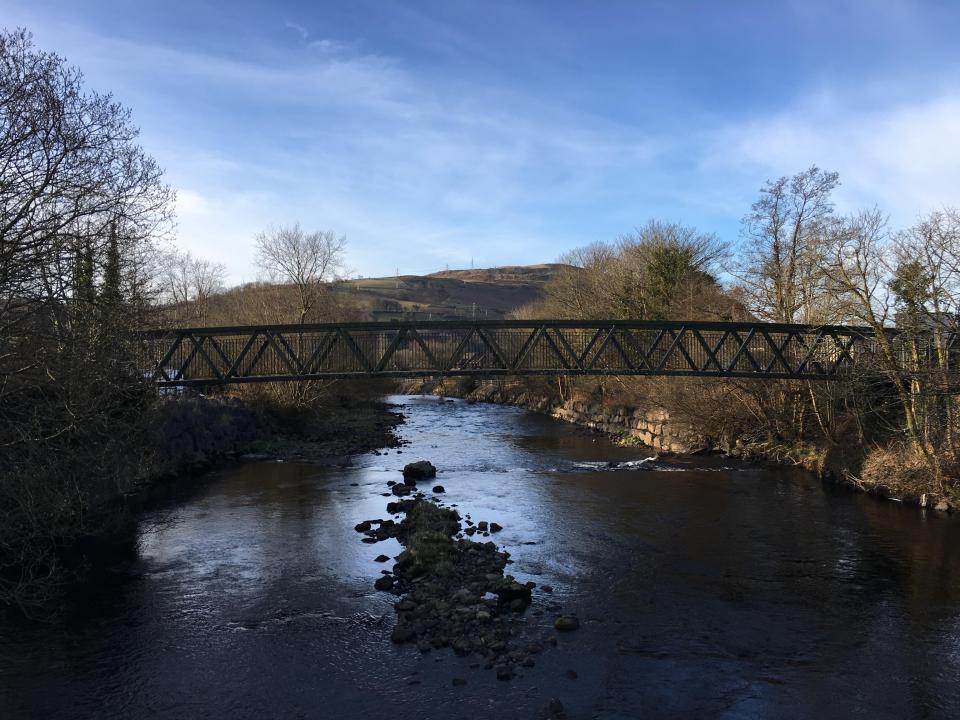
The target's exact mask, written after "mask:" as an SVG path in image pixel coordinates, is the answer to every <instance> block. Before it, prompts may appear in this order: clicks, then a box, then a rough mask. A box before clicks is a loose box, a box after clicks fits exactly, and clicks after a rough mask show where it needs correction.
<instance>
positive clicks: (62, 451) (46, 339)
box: [0, 30, 173, 605]
mask: <svg viewBox="0 0 960 720" xmlns="http://www.w3.org/2000/svg"><path fill="white" fill-rule="evenodd" d="M136 139H137V129H136V127H135V126H134V125H133V124H132V123H131V121H130V113H129V111H128V110H127V109H126V108H124V107H123V106H122V105H120V104H119V103H117V102H116V101H115V100H114V99H113V98H112V97H111V96H110V95H107V94H101V93H97V92H92V91H89V90H87V89H86V88H85V87H84V83H83V77H82V75H81V73H80V72H79V71H78V70H77V69H76V68H72V67H70V66H69V65H67V64H66V63H65V61H64V60H63V59H62V58H61V57H59V56H57V55H56V54H54V53H49V52H44V51H41V50H38V49H37V48H35V47H34V45H33V41H32V38H31V36H30V35H29V33H27V32H26V31H23V30H17V31H12V32H0V467H2V468H3V470H2V474H3V480H2V482H0V602H17V603H20V604H21V605H30V604H31V603H33V602H35V601H37V600H42V599H43V597H44V595H45V594H46V592H47V591H48V590H49V587H50V585H51V583H53V582H55V581H56V580H57V579H58V578H60V577H62V576H61V569H60V567H59V566H58V556H57V549H58V548H59V547H62V546H63V544H64V543H65V542H67V541H69V540H70V539H71V538H73V537H76V536H77V535H78V534H81V533H83V532H85V531H88V530H89V529H90V528H89V527H88V526H87V524H88V523H91V522H93V520H92V518H94V517H96V509H97V507H98V503H102V502H103V501H104V500H105V499H108V498H110V497H115V496H116V494H117V493H118V492H124V491H126V490H127V489H129V487H130V485H131V483H132V482H133V479H134V478H136V477H137V476H138V474H139V473H140V471H141V468H140V467H139V465H138V459H139V458H138V453H137V444H136V443H135V441H134V440H133V438H134V436H135V435H136V433H137V432H138V428H139V427H140V426H139V424H138V419H139V418H140V417H141V416H142V414H143V413H142V409H143V403H145V402H146V400H145V399H144V398H146V397H147V396H146V394H145V392H144V390H145V388H144V385H143V383H142V382H141V380H142V379H141V378H140V377H139V376H138V375H137V374H136V372H135V371H133V369H132V368H133V366H134V362H133V361H134V351H135V347H134V343H133V342H132V338H131V336H132V333H131V332H130V331H131V330H132V329H134V328H136V327H138V326H140V325H142V324H143V323H144V320H145V317H146V313H148V312H150V308H149V306H148V303H149V301H150V299H151V298H150V295H151V289H152V273H151V271H150V270H151V267H152V259H153V258H154V257H155V254H156V245H157V242H156V241H157V240H158V239H159V238H161V237H163V236H165V235H166V234H167V233H168V232H169V231H170V230H171V217H172V200H173V192H172V191H171V189H170V188H169V187H168V186H166V185H165V184H164V183H163V182H162V171H161V169H160V168H159V166H158V165H157V163H156V161H154V160H153V158H151V157H150V156H149V155H147V154H146V153H145V152H144V150H143V149H142V148H141V147H140V146H139V145H138V144H137V143H136Z"/></svg>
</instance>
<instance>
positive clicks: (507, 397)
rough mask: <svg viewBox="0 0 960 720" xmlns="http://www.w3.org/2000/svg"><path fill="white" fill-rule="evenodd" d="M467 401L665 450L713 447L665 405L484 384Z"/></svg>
mask: <svg viewBox="0 0 960 720" xmlns="http://www.w3.org/2000/svg"><path fill="white" fill-rule="evenodd" d="M467 400H471V401H474V402H489V403H496V404H498V405H513V406H515V407H521V408H524V409H526V410H531V411H533V412H538V413H543V414H545V415H550V416H552V417H555V418H558V419H560V420H565V421H567V422H570V423H574V424H575V425H580V426H583V427H588V428H591V429H593V430H597V431H600V432H604V433H607V434H609V435H614V436H617V437H619V438H621V439H622V440H625V441H628V442H636V443H642V444H644V445H649V446H650V447H652V448H653V449H655V450H657V451H658V452H662V453H676V454H685V453H694V452H701V451H704V450H711V449H713V446H712V444H711V443H710V441H709V440H708V439H707V438H706V437H704V436H703V435H702V434H700V433H698V432H696V430H695V429H693V428H691V427H689V426H688V425H684V424H683V423H680V422H676V421H675V420H672V419H671V418H670V413H669V412H667V411H666V410H664V409H662V408H655V409H650V410H645V409H640V408H628V407H609V406H605V405H601V404H599V403H593V402H586V401H584V400H568V401H566V402H563V403H557V402H554V401H552V400H550V399H549V398H546V397H543V396H537V395H532V394H530V393H529V392H527V391H526V390H522V389H517V388H509V387H496V386H481V387H479V388H477V389H476V390H474V391H473V392H472V393H470V394H469V395H467Z"/></svg>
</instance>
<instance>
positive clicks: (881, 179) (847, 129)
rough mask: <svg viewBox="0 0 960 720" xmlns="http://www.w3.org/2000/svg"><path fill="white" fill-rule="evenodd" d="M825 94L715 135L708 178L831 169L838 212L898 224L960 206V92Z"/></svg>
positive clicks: (707, 161)
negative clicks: (880, 215)
mask: <svg viewBox="0 0 960 720" xmlns="http://www.w3.org/2000/svg"><path fill="white" fill-rule="evenodd" d="M858 100H859V99H858V98H856V97H849V96H845V95H843V94H841V93H839V92H831V91H823V92H819V93H817V94H815V95H812V96H809V97H807V98H805V99H803V100H802V101H799V102H797V103H795V104H794V105H792V106H791V107H789V108H786V109H784V110H782V111H780V112H777V113H774V114H770V115H766V116H760V117H755V118H753V119H750V120H748V121H746V122H743V123H739V124H737V125H734V126H730V127H725V128H723V129H721V130H720V131H718V132H717V133H716V134H715V136H714V138H713V140H712V142H711V146H710V147H709V150H708V152H707V154H706V156H705V161H704V168H705V169H706V170H708V171H710V172H715V171H722V172H727V173H729V172H730V171H736V172H738V173H739V174H741V175H742V176H749V177H777V176H780V175H788V174H792V173H794V172H796V171H798V170H800V169H803V168H804V167H807V166H809V165H811V164H817V165H819V166H821V167H823V168H826V169H830V170H836V171H837V172H839V173H840V179H841V182H842V185H841V187H840V189H839V190H838V191H837V199H838V203H839V204H840V206H841V208H842V209H844V210H852V209H854V208H859V207H864V206H873V205H877V206H879V207H880V208H882V209H885V210H886V211H888V212H889V213H891V216H892V217H893V219H894V220H895V221H896V222H899V223H910V222H912V221H913V219H914V218H915V217H916V216H917V215H918V214H920V213H924V212H927V211H929V210H931V209H935V208H937V207H941V206H943V205H960V93H956V92H954V91H952V90H944V91H939V92H935V93H934V94H932V95H931V96H928V97H923V98H919V99H914V100H912V101H902V100H901V101H899V102H892V103H890V104H877V103H876V102H873V103H870V105H869V106H866V107H865V106H863V105H862V104H860V102H858Z"/></svg>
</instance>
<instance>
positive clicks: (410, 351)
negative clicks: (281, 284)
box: [140, 320, 876, 385]
mask: <svg viewBox="0 0 960 720" xmlns="http://www.w3.org/2000/svg"><path fill="white" fill-rule="evenodd" d="M140 340H141V349H142V350H141V351H142V360H141V363H140V364H141V369H142V372H144V374H147V375H148V376H149V377H151V378H153V379H155V380H156V381H157V382H158V384H160V385H190V384H210V383H238V382H263V381H275V380H293V379H323V378H353V377H371V376H383V377H424V376H471V375H474V376H496V375H692V376H704V377H707V376H718V377H754V378H811V379H829V378H836V377H840V376H842V375H843V374H844V373H845V372H847V371H848V370H849V369H850V368H852V367H853V366H854V364H856V363H857V362H858V361H861V360H862V359H863V358H865V357H869V356H870V355H871V354H872V353H873V352H874V351H875V349H876V347H875V346H876V338H875V337H874V336H873V334H872V333H871V332H870V330H869V329H866V328H853V327H844V326H809V325H782V324H779V325H778V324H769V323H716V322H679V321H667V322H653V321H614V320H609V321H604V320H600V321H572V320H539V321H435V322H409V323H403V322H400V323H397V322H391V323H329V324H313V325H270V326H255V327H245V326H239V327H213V328H184V329H177V330H158V331H148V332H144V333H142V334H141V336H140Z"/></svg>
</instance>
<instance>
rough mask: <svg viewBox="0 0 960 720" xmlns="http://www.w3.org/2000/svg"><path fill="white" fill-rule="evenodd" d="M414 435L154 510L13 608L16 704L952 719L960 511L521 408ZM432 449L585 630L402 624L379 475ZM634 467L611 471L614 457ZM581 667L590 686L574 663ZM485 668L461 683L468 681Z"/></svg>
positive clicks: (549, 599) (519, 570)
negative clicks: (510, 676) (381, 529)
mask: <svg viewBox="0 0 960 720" xmlns="http://www.w3.org/2000/svg"><path fill="white" fill-rule="evenodd" d="M396 400H397V402H400V403H402V404H403V405H404V411H405V413H406V415H407V423H406V424H405V425H404V426H402V428H401V431H402V433H403V435H404V437H405V438H406V439H407V440H409V441H410V442H411V444H410V445H409V446H406V447H404V448H403V450H402V452H399V453H398V452H397V451H395V450H392V451H389V452H388V453H386V454H383V455H375V454H370V455H367V456H363V457H360V458H358V459H357V462H356V464H355V465H354V466H353V467H351V468H345V469H344V468H318V467H312V466H305V465H291V464H275V463H272V464H259V465H245V466H239V467H236V468H232V469H229V470H225V471H222V472H220V473H218V474H216V475H215V476H214V477H213V478H212V479H210V481H208V482H205V483H203V484H202V485H200V486H198V487H197V489H196V490H195V491H193V492H191V493H189V494H187V495H185V496H183V497H181V498H179V499H178V501H177V502H176V503H174V504H172V505H171V504H167V505H165V506H162V507H156V508H153V509H152V510H150V511H147V512H145V513H144V514H143V517H142V518H141V525H140V528H141V529H140V538H139V552H138V557H137V561H136V562H135V563H134V564H133V566H132V567H130V568H129V569H128V570H127V571H126V573H125V574H124V575H123V577H121V578H119V579H117V580H116V581H114V582H109V583H107V582H98V583H97V584H96V585H94V586H93V587H88V588H86V589H85V591H84V592H83V593H82V594H79V595H78V596H77V600H76V601H75V603H74V604H73V605H72V606H71V607H70V609H69V612H68V613H67V614H66V615H65V617H64V618H63V619H62V621H60V622H58V623H57V624H55V625H46V626H38V625H29V626H27V625H23V624H16V625H7V626H0V717H3V718H33V717H49V718H76V717H98V718H111V717H117V718H119V717H160V718H182V717H200V716H202V717H223V718H238V717H344V718H348V717H371V718H379V717H391V718H457V717H475V716H477V715H478V714H491V713H492V714H495V715H496V716H499V717H506V718H512V717H532V716H533V717H535V716H536V714H537V712H538V710H539V708H540V707H541V706H542V705H543V704H544V703H545V702H546V700H547V699H549V698H550V697H560V698H561V699H562V701H563V703H564V705H565V706H566V708H567V712H568V715H569V716H570V717H609V718H620V717H654V718H656V717H729V718H748V717H749V718H753V717H777V718H791V717H795V718H805V717H811V716H817V717H819V718H833V717H837V718H839V717H870V718H887V717H889V718H902V717H931V718H940V717H942V718H949V717H958V716H960V689H958V685H957V682H956V678H957V677H960V652H958V649H957V648H958V647H960V622H958V618H960V557H958V552H960V551H958V548H960V523H958V522H956V521H955V520H953V519H950V518H942V517H937V516H934V515H932V514H926V513H924V512H922V511H919V510H917V509H915V508H905V507H902V506H899V505H897V504H895V503H889V502H882V501H878V500H876V499H875V498H871V497H867V496H863V495H859V494H855V493H852V492H849V491H846V490H843V489H838V488H835V487H832V486H828V485H823V484H821V483H820V482H818V481H816V480H814V479H812V478H811V477H809V476H807V475H804V474H803V473H800V472H796V471H792V470H788V469H769V468H756V467H750V466H748V465H742V464H730V463H729V462H728V461H727V460H725V459H722V458H716V457H708V458H699V457H698V458H681V459H677V460H669V461H664V460H661V461H657V462H655V463H648V464H647V465H646V467H647V468H648V469H642V470H624V469H622V464H623V463H627V462H630V461H637V460H643V459H644V458H645V457H646V456H647V455H648V454H649V453H644V452H643V451H642V449H636V448H633V449H625V448H618V447H615V446H612V445H611V444H610V443H609V442H607V441H605V440H603V439H602V438H599V437H597V436H595V435H591V434H588V433H584V432H582V431H580V430H578V429H576V428H573V427H570V426H568V425H564V424H561V423H558V422H555V421H552V420H550V419H547V418H543V417H539V416H534V415H531V414H528V413H524V412H522V411H519V410H515V409H512V408H502V407H493V406H481V405H472V406H471V405H467V404H465V403H462V402H438V401H437V400H436V399H433V398H398V399H396ZM416 457H424V458H429V459H431V460H432V461H433V462H434V463H435V464H436V465H437V466H438V468H439V469H440V475H439V478H438V482H440V483H442V484H443V485H444V486H445V488H446V490H447V493H446V496H445V500H446V501H447V502H449V503H454V504H456V505H458V507H459V509H460V511H461V513H462V514H463V513H470V515H471V516H472V517H473V519H474V520H481V519H483V520H495V521H497V522H499V523H500V524H501V525H503V526H504V528H505V529H504V530H503V532H502V533H500V534H499V535H498V537H497V542H498V543H500V544H502V545H503V546H505V548H506V549H507V550H509V551H510V552H511V553H512V556H513V559H514V561H515V563H514V564H513V565H511V566H510V570H509V571H510V572H512V573H513V574H515V575H517V576H518V577H519V578H520V579H521V580H524V581H525V580H533V581H535V582H537V583H538V584H542V583H543V584H549V585H551V586H553V588H554V592H553V593H552V595H549V596H547V595H546V594H540V593H538V597H539V599H538V600H537V602H536V603H535V605H534V607H533V608H532V609H531V611H529V613H528V614H529V622H530V624H531V625H532V626H541V627H542V630H543V631H544V632H551V630H550V627H551V621H552V616H551V614H550V613H549V612H542V613H540V614H536V613H538V612H540V611H541V610H543V608H544V606H545V605H546V604H547V603H553V602H556V603H559V604H561V605H562V606H563V607H564V609H565V610H569V611H574V612H576V613H578V615H579V616H580V618H581V619H582V620H583V626H582V627H581V629H580V630H579V631H577V632H576V633H572V634H570V635H564V636H562V637H560V644H559V646H558V647H557V648H555V649H553V648H551V649H550V650H549V651H548V652H546V653H544V654H543V655H542V656H539V657H538V659H537V665H536V667H534V668H531V669H528V670H525V676H524V677H520V678H517V679H515V680H513V681H511V682H509V683H504V682H499V681H497V680H496V679H495V678H494V675H493V673H490V672H486V671H484V670H482V669H474V668H471V667H470V666H471V664H473V663H474V662H475V660H474V659H471V658H458V657H455V656H454V655H453V654H452V653H450V652H449V651H441V652H434V653H428V654H423V655H421V654H420V653H419V652H417V651H416V649H415V648H412V647H407V646H403V647H396V646H393V645H392V644H391V643H390V642H389V640H388V635H389V631H390V629H391V627H392V625H393V618H394V614H393V610H392V606H391V600H392V599H393V598H392V596H390V595H387V594H385V593H377V592H375V591H373V589H372V586H373V580H374V579H375V578H376V577H377V576H378V575H379V573H380V571H381V570H382V569H383V567H384V566H383V565H381V564H379V563H376V562H374V560H373V558H374V557H375V556H376V555H378V554H380V553H381V552H382V553H385V554H387V555H394V554H396V553H397V552H398V551H399V546H398V545H397V544H396V542H395V541H393V540H389V541H386V542H384V543H380V544H377V545H366V544H363V543H361V542H360V540H359V537H360V536H359V535H358V534H357V533H356V532H355V531H354V530H353V526H354V525H355V524H356V523H358V522H360V521H361V520H364V519H368V518H378V517H386V515H385V510H384V507H385V504H386V502H387V498H386V497H383V496H382V493H384V492H385V491H386V490H387V486H386V481H387V480H389V479H396V478H397V477H398V476H399V475H398V471H399V470H400V468H402V466H403V464H404V463H405V462H408V461H409V460H411V459H413V458H416ZM611 461H612V462H614V463H620V464H621V467H618V468H614V469H611V470H609V471H608V470H605V469H604V465H606V464H607V463H609V462H611ZM569 670H575V671H576V673H577V675H578V677H577V679H570V678H569V677H568V676H567V672H568V671H569ZM454 677H461V678H465V679H466V680H467V684H466V685H465V686H463V687H453V686H452V679H453V678H454Z"/></svg>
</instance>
